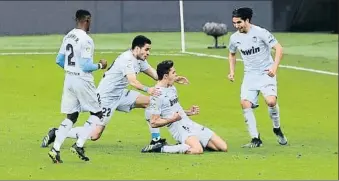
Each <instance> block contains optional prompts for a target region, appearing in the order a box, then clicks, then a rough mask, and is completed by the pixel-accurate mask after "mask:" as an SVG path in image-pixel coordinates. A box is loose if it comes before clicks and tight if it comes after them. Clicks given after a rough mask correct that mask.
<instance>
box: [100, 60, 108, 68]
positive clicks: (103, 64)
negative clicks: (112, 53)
mask: <svg viewBox="0 0 339 181" xmlns="http://www.w3.org/2000/svg"><path fill="white" fill-rule="evenodd" d="M99 63H101V65H102V67H101V69H106V67H107V60H105V59H101V60H100V61H99Z"/></svg>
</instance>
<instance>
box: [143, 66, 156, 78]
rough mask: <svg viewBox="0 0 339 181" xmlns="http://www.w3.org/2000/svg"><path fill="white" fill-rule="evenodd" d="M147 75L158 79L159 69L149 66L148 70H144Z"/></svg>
mask: <svg viewBox="0 0 339 181" xmlns="http://www.w3.org/2000/svg"><path fill="white" fill-rule="evenodd" d="M143 72H144V73H145V74H146V75H148V76H149V77H151V78H152V79H154V80H158V74H157V71H156V70H155V69H154V68H153V67H149V68H147V69H146V70H144V71H143Z"/></svg>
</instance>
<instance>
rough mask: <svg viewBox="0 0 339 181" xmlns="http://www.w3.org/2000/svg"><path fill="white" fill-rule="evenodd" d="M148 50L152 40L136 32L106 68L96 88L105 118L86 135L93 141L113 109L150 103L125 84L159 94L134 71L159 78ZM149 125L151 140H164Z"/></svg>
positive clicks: (73, 133) (46, 142)
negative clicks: (129, 47) (149, 60)
mask: <svg viewBox="0 0 339 181" xmlns="http://www.w3.org/2000/svg"><path fill="white" fill-rule="evenodd" d="M150 50H151V40H150V39H148V38H147V37H145V36H142V35H139V36H136V37H135V38H134V39H133V41H132V45H131V49H130V50H127V51H125V52H124V53H122V54H120V55H119V56H118V57H117V59H116V60H115V61H114V62H113V63H112V64H111V66H110V67H109V68H108V70H107V71H106V72H105V74H104V76H103V78H102V79H101V81H100V83H99V86H98V89H97V96H98V99H100V102H101V107H102V112H103V117H104V118H103V121H102V122H99V123H97V124H96V125H95V127H94V128H93V130H92V132H91V134H90V136H89V137H88V139H91V140H93V141H95V140H98V139H99V138H100V137H101V135H102V133H103V132H104V130H105V127H106V126H107V124H108V123H109V121H110V119H111V117H112V116H113V114H114V112H115V110H118V111H121V112H127V113H128V112H130V111H131V110H132V109H134V108H146V107H147V106H148V105H149V102H150V97H149V96H146V95H143V94H141V93H140V92H138V91H134V90H129V89H127V87H128V85H132V86H133V87H134V88H136V89H139V90H141V91H144V92H145V93H148V94H149V95H158V94H159V91H157V90H156V89H155V88H154V87H148V86H145V85H143V84H142V83H141V82H139V81H138V80H137V74H139V73H140V72H144V73H145V74H146V75H148V76H149V77H151V78H153V79H154V80H158V75H157V73H156V70H155V69H154V68H152V67H151V66H150V65H149V64H148V62H147V60H146V59H147V58H148V56H149V55H150ZM175 82H177V83H180V84H188V80H187V79H186V78H185V77H182V76H178V77H177V78H176V80H175ZM147 123H148V122H147ZM83 128H84V127H75V128H72V129H71V130H70V132H68V137H69V138H77V135H78V134H79V132H81V131H82V130H83ZM149 128H150V132H151V136H152V140H151V143H150V144H156V143H158V142H162V143H164V142H166V139H161V137H160V129H159V128H152V127H151V126H149ZM56 130H57V129H56V128H54V129H52V130H50V131H49V133H48V134H47V135H46V136H45V138H44V140H43V143H42V147H47V146H48V145H49V144H51V143H52V142H53V141H54V138H55V136H54V135H55V131H56Z"/></svg>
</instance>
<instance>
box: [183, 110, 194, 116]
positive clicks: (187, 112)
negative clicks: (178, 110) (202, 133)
mask: <svg viewBox="0 0 339 181" xmlns="http://www.w3.org/2000/svg"><path fill="white" fill-rule="evenodd" d="M184 111H185V113H186V115H187V116H192V115H193V114H192V111H191V110H184Z"/></svg>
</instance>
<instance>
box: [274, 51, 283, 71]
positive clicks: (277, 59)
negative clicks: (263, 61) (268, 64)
mask: <svg viewBox="0 0 339 181" xmlns="http://www.w3.org/2000/svg"><path fill="white" fill-rule="evenodd" d="M282 56H283V49H282V47H281V46H279V47H277V48H276V50H275V57H274V66H275V67H276V68H278V67H279V64H280V61H281V59H282Z"/></svg>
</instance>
